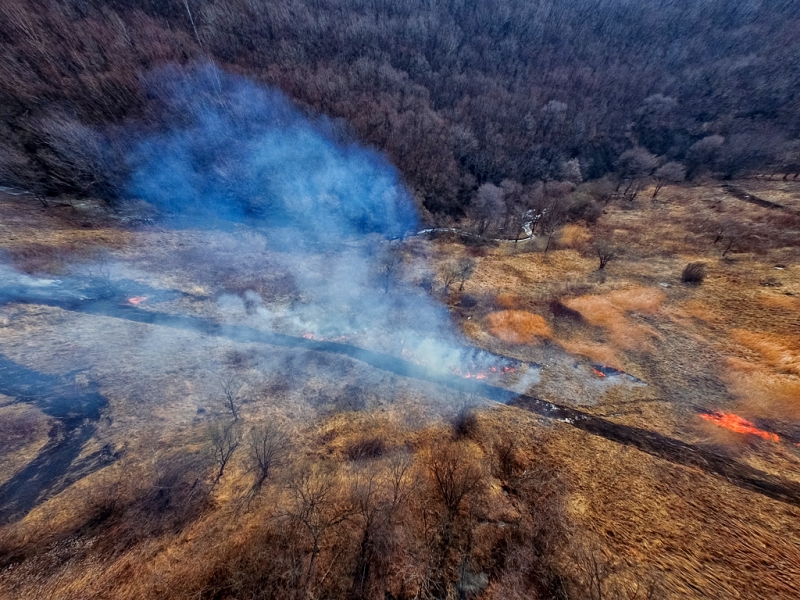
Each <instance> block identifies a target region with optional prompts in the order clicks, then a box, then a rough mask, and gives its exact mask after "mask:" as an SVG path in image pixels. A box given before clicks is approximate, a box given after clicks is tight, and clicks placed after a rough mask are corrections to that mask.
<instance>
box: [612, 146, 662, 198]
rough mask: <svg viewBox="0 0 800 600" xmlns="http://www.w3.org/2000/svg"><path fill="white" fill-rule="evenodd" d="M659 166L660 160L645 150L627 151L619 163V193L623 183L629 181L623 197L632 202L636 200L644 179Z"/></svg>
mask: <svg viewBox="0 0 800 600" xmlns="http://www.w3.org/2000/svg"><path fill="white" fill-rule="evenodd" d="M657 166H658V159H657V158H656V157H655V156H654V155H653V154H651V153H650V152H648V151H647V150H646V149H645V148H642V147H640V146H637V147H636V148H631V149H630V150H626V151H625V152H623V153H622V154H621V155H620V157H619V160H618V161H617V169H618V171H619V175H620V180H619V184H618V185H617V191H619V188H620V187H621V185H622V183H623V182H624V181H627V182H628V185H627V187H626V188H625V191H624V192H623V193H622V195H623V197H624V198H626V199H628V200H630V201H632V200H635V199H636V195H637V194H638V193H639V188H640V186H641V181H642V179H643V178H645V177H648V176H649V175H650V174H651V173H652V172H653V170H654V169H655V168H656V167H657Z"/></svg>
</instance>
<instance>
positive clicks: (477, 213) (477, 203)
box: [469, 183, 503, 235]
mask: <svg viewBox="0 0 800 600" xmlns="http://www.w3.org/2000/svg"><path fill="white" fill-rule="evenodd" d="M502 212H503V190H502V189H501V188H499V187H497V186H496V185H494V184H493V183H484V184H483V185H482V186H481V187H479V188H478V193H477V194H476V195H475V198H474V199H473V200H472V204H470V206H469V216H470V217H471V218H472V221H473V223H474V224H475V231H476V233H477V234H478V235H483V234H485V233H486V231H487V230H488V229H489V227H490V226H491V224H492V222H493V221H494V220H495V219H496V218H497V216H498V215H500V214H502Z"/></svg>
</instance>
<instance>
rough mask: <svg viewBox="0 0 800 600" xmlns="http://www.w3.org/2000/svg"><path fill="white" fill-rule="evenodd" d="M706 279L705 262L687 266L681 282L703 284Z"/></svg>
mask: <svg viewBox="0 0 800 600" xmlns="http://www.w3.org/2000/svg"><path fill="white" fill-rule="evenodd" d="M705 278H706V263H704V262H692V263H689V264H688V265H686V267H684V269H683V273H682V274H681V281H682V282H683V283H695V284H701V283H703V279H705Z"/></svg>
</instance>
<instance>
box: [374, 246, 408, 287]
mask: <svg viewBox="0 0 800 600" xmlns="http://www.w3.org/2000/svg"><path fill="white" fill-rule="evenodd" d="M402 265H403V259H402V257H401V256H400V255H399V254H397V253H396V252H392V251H388V252H386V253H385V254H384V255H383V258H382V259H381V262H380V267H379V268H380V277H381V282H382V283H383V292H384V293H385V294H388V293H389V287H390V286H391V284H392V280H393V279H394V278H395V277H396V276H397V274H398V272H399V271H400V267H401V266H402Z"/></svg>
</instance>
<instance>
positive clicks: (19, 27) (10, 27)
mask: <svg viewBox="0 0 800 600" xmlns="http://www.w3.org/2000/svg"><path fill="white" fill-rule="evenodd" d="M798 23H800V6H799V5H798V4H797V3H796V2H794V1H793V0H774V1H772V2H770V3H769V4H768V5H767V4H766V3H762V2H758V1H755V0H709V1H707V2H695V1H693V0H666V1H656V0H641V1H638V2H628V1H625V0H575V1H570V2H567V1H565V0H542V1H540V2H529V1H526V0H497V1H491V2H472V1H467V0H435V1H433V2H422V1H420V0H409V1H404V2H398V1H389V0H344V1H339V0H337V1H335V2H334V1H333V0H284V1H280V2H253V1H252V0H111V1H106V0H62V1H57V0H7V1H6V2H3V3H2V6H0V52H2V61H0V62H1V64H2V70H1V71H0V73H1V74H2V76H0V112H1V114H2V119H0V122H1V123H0V140H1V141H0V179H2V180H3V182H4V183H6V184H12V185H19V186H24V187H27V188H29V189H33V190H34V191H37V192H38V193H41V194H43V195H46V194H53V193H61V192H71V193H78V194H94V195H99V196H104V197H109V198H111V197H114V195H115V194H119V193H120V192H119V186H118V182H119V181H120V180H122V179H124V177H125V168H126V167H125V162H124V160H122V157H123V156H124V150H125V149H124V141H125V139H127V137H129V131H130V130H129V129H128V128H129V127H130V126H131V125H130V124H131V123H138V124H139V126H141V127H155V126H158V124H159V114H158V107H157V105H156V103H155V102H154V101H153V100H152V98H151V97H150V95H149V94H148V92H147V89H146V87H145V85H144V84H143V83H142V77H141V74H142V73H146V72H148V71H149V70H151V69H153V68H155V67H158V66H159V65H162V64H164V63H179V64H185V63H191V62H193V61H202V60H206V59H208V58H211V59H213V60H214V61H215V62H217V63H218V64H219V65H221V66H222V67H223V68H225V69H226V70H229V71H233V72H237V73H241V74H244V75H246V76H248V77H251V78H253V79H256V80H258V81H261V82H263V83H267V84H270V85H274V86H276V87H278V88H280V89H281V90H283V91H284V92H285V93H287V94H288V95H289V96H290V97H291V98H293V99H294V100H295V101H296V102H298V104H299V105H300V106H302V107H305V108H306V109H308V110H309V111H313V112H318V113H322V114H325V115H328V116H329V117H331V118H333V119H334V120H335V121H339V122H340V123H341V126H342V128H343V129H345V130H346V131H349V133H350V135H352V136H353V137H355V138H356V139H358V140H360V141H362V142H364V143H367V144H370V145H373V146H375V147H377V148H379V149H380V150H382V151H383V152H385V153H386V154H387V155H388V157H389V158H390V160H391V161H392V162H393V163H394V164H395V165H396V166H397V167H398V168H399V169H400V171H401V172H402V174H403V176H404V177H405V179H406V182H407V183H408V185H409V187H410V188H411V189H412V190H413V191H414V193H415V195H416V196H417V199H418V201H419V203H420V205H421V206H424V207H425V208H426V209H428V210H429V211H431V212H432V213H446V214H451V215H460V214H462V213H463V211H464V210H465V208H466V207H468V206H469V205H470V203H471V202H472V201H473V199H474V198H475V197H476V192H477V190H478V189H479V187H480V186H481V185H483V184H487V183H488V184H492V185H498V186H499V185H500V184H501V182H503V181H505V182H506V185H507V186H512V187H513V186H523V187H525V186H531V185H534V184H535V183H536V182H539V181H553V180H555V181H563V180H569V181H574V180H576V179H583V180H586V179H595V178H599V177H602V176H603V175H605V174H608V173H614V174H615V175H620V176H622V177H624V176H625V170H626V169H629V168H630V164H631V157H632V156H633V157H634V159H635V161H636V162H637V166H636V169H638V171H637V172H643V173H644V174H646V175H648V176H651V175H654V174H655V173H656V172H657V171H658V169H660V168H662V167H664V166H665V165H668V164H670V163H672V164H671V166H669V167H667V169H666V171H663V172H662V175H667V176H668V177H669V179H675V178H677V177H678V176H679V175H681V174H683V175H684V176H687V177H696V176H698V175H700V174H702V173H711V174H714V175H717V176H721V177H733V176H736V175H738V174H741V173H743V172H748V171H752V170H764V169H770V170H773V171H777V172H781V173H796V172H797V171H800V143H799V142H798V137H800V121H798V120H797V118H796V117H797V114H798V113H800V95H798V94H797V92H798V89H800V85H799V84H800V71H798V69H797V68H796V65H797V64H800V40H798V37H797V35H796V31H797V26H798ZM120 131H124V132H125V133H124V134H121V133H119V132H120ZM626 153H627V155H626ZM626 156H627V158H625V157H626ZM681 169H683V171H681ZM662 179H663V178H662Z"/></svg>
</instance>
